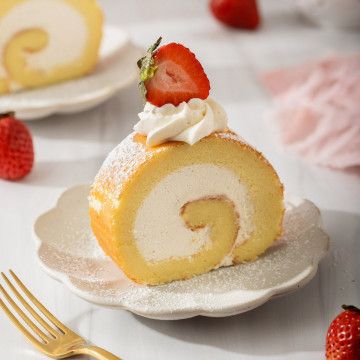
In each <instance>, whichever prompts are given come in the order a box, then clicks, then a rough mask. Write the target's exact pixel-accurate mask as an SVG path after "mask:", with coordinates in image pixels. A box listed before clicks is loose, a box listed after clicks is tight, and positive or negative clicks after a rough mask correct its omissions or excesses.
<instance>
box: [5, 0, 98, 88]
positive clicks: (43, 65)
mask: <svg viewBox="0 0 360 360" xmlns="http://www.w3.org/2000/svg"><path fill="white" fill-rule="evenodd" d="M102 25H103V14H102V11H101V9H100V7H99V6H98V4H97V2H96V0H86V1H78V0H51V1H49V0H1V2H0V34H1V35H0V94H4V93H7V92H11V91H16V90H19V89H23V88H33V87H38V86H45V85H49V84H52V83H56V82H59V81H64V80H69V79H72V78H76V77H79V76H82V75H85V74H87V73H89V72H91V71H92V70H93V69H94V67H95V65H96V63H97V60H98V52H99V46H100V41H101V36H102Z"/></svg>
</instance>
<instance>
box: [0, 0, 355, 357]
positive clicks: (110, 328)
mask: <svg viewBox="0 0 360 360" xmlns="http://www.w3.org/2000/svg"><path fill="white" fill-rule="evenodd" d="M100 2H101V3H102V5H103V6H104V10H105V12H106V15H107V21H108V22H109V23H111V24H118V25H121V26H123V27H124V28H125V29H127V30H128V31H129V33H130V34H131V37H132V39H133V41H134V42H136V43H137V44H139V45H141V46H144V47H146V46H147V45H149V44H150V43H151V42H153V41H154V39H156V38H157V36H159V35H163V37H164V40H165V41H166V42H169V41H177V42H181V43H184V44H185V45H186V46H188V47H190V48H191V49H192V50H193V51H194V52H195V53H196V54H197V56H198V58H199V59H200V60H201V62H202V64H203V65H204V68H205V69H206V71H207V73H208V76H209V78H210V81H211V85H212V94H213V96H214V97H215V98H216V99H217V100H218V101H219V102H221V103H222V104H223V105H224V107H225V109H226V110H227V112H228V115H229V119H230V126H231V127H232V128H234V129H235V130H236V131H238V132H239V133H240V134H241V135H242V136H244V137H245V138H246V139H247V140H248V141H249V142H251V143H252V144H254V145H255V146H256V147H258V148H259V149H260V150H261V151H263V152H264V153H265V155H266V156H267V157H268V158H269V160H270V161H271V162H272V163H273V164H274V166H275V168H276V169H277V170H278V172H279V175H280V177H281V178H282V180H283V182H284V184H285V187H286V190H287V192H288V193H293V194H296V195H300V196H302V197H306V198H309V199H311V200H312V201H314V202H315V203H316V204H317V205H318V206H319V207H320V208H321V210H322V213H323V217H324V223H325V227H326V229H327V231H328V232H329V234H330V236H331V253H330V254H329V256H328V257H327V258H326V259H325V260H324V261H323V262H322V263H321V266H320V268H319V272H318V274H317V276H316V277H315V278H314V279H313V280H312V281H311V283H310V284H308V285H307V286H306V287H305V288H302V289H300V290H299V291H297V292H296V293H294V294H292V295H289V296H286V297H284V298H279V299H276V300H272V301H270V302H268V303H267V304H265V305H263V306H261V307H260V308H258V309H255V310H253V311H251V312H249V313H246V314H243V315H239V316H233V317H230V318H223V319H211V318H203V317H198V318H194V319H190V320H183V321H174V322H168V321H163V322H162V321H155V320H148V319H144V318H141V317H138V316H134V315H132V314H130V313H127V312H125V311H117V310H109V309H104V308H100V307H97V306H95V305H91V304H89V303H87V302H85V301H83V300H82V299H79V298H78V297H76V296H75V295H73V294H72V293H70V291H69V290H68V289H67V288H65V287H64V286H63V285H62V284H60V283H58V282H56V281H55V280H52V279H51V278H49V277H48V276H47V275H46V274H45V273H44V272H42V270H41V269H40V268H39V266H38V265H37V263H36V260H35V257H34V242H33V240H32V238H31V226H32V223H33V221H34V219H35V218H36V216H37V215H39V214H40V213H42V212H44V211H45V210H47V209H48V208H50V207H52V206H53V205H54V203H55V201H56V199H57V197H58V196H59V194H60V193H61V192H62V191H63V190H64V189H65V188H67V187H69V186H72V185H74V184H81V183H89V182H91V181H92V179H93V177H94V175H95V174H96V171H97V170H98V168H99V166H100V164H101V162H102V161H103V159H104V157H105V156H106V154H107V152H108V151H109V150H110V149H111V148H112V147H113V146H114V145H115V144H117V143H118V142H120V141H121V140H122V139H123V138H124V136H125V135H126V134H127V133H128V132H129V131H130V130H131V128H132V126H133V125H134V123H135V122H136V121H137V115H136V114H137V112H139V111H140V110H141V107H142V103H141V99H140V97H139V95H138V92H137V88H136V85H135V84H134V85H133V86H132V87H131V88H128V89H127V90H124V91H122V92H121V93H119V94H118V95H117V96H115V97H114V98H112V99H111V100H110V101H108V102H107V103H106V104H104V105H102V106H100V107H98V108H96V109H94V110H91V111H87V112H84V113H82V114H78V115H69V116H52V117H50V118H47V119H44V120H40V121H37V122H33V123H31V124H29V126H30V128H31V131H32V133H33V135H34V140H35V147H36V165H35V168H34V170H33V172H32V174H31V175H30V176H28V177H27V178H26V179H24V180H23V181H21V182H17V183H11V182H5V181H0V269H1V270H4V271H5V270H7V269H8V268H12V269H14V270H15V271H16V272H17V273H18V274H19V275H20V276H21V278H22V279H23V280H24V282H25V284H27V285H28V286H29V287H30V288H31V289H32V290H33V292H34V293H35V294H36V295H37V296H38V297H39V298H40V299H41V300H42V301H43V302H44V303H45V304H46V305H47V306H48V307H49V308H50V309H51V310H52V311H53V312H54V313H55V314H56V315H57V316H58V317H59V318H60V319H61V320H63V321H64V322H65V323H66V324H68V325H69V326H70V327H72V328H73V329H74V330H75V331H77V332H79V333H80V334H81V335H82V336H84V337H86V338H87V339H89V340H91V341H92V342H93V343H95V344H97V345H99V346H103V347H104V348H106V349H108V350H110V351H112V352H114V353H115V354H117V355H119V356H122V357H123V358H124V359H129V360H133V359H144V360H145V359H146V360H151V359H154V360H155V359H174V360H177V359H178V360H180V359H181V360H182V359H187V358H188V359H207V360H211V359H229V360H230V359H262V358H265V357H267V358H271V359H307V360H311V359H322V358H323V357H324V343H325V333H326V328H327V326H328V324H329V323H330V321H331V319H332V318H333V317H334V316H335V315H336V314H337V313H338V312H339V310H340V309H339V307H340V305H341V304H342V303H355V304H357V305H359V304H360V290H359V289H360V287H359V286H360V284H359V282H360V266H359V254H360V221H359V220H360V215H359V214H360V205H359V204H360V186H359V183H360V177H359V174H356V171H349V172H347V173H341V172H336V171H332V170H328V169H324V168H318V167H315V166H313V165H310V164H308V163H305V162H303V161H301V160H299V159H297V158H295V157H292V156H291V155H289V154H285V153H283V152H281V151H280V150H278V149H277V147H276V145H275V142H274V141H273V139H272V137H271V135H270V132H269V129H268V127H266V126H265V122H264V113H265V112H266V110H267V109H269V108H270V107H271V101H270V98H269V97H268V96H267V95H266V92H265V91H264V90H263V89H262V87H261V86H260V84H259V82H258V80H257V75H258V74H259V72H261V71H263V70H267V69H271V68H275V67H279V66H284V65H292V64H299V63H302V62H303V61H305V60H308V59H316V58H320V57H323V56H326V55H328V54H332V53H353V52H355V51H359V49H360V41H359V39H360V36H359V33H356V32H336V31H330V30H323V29H318V28H316V27H313V26H312V25H311V24H308V23H306V22H305V21H303V20H302V19H301V18H300V17H298V16H297V14H296V12H295V10H294V8H293V5H292V4H293V1H291V0H289V1H284V0H266V1H262V2H261V9H262V11H263V17H264V21H263V26H262V28H261V30H259V31H258V32H254V33H252V32H242V31H230V30H226V29H224V28H223V27H221V26H220V25H218V24H217V23H216V22H215V21H214V20H213V19H212V17H211V16H210V15H209V13H208V11H207V5H206V1H200V0H198V1H195V0H193V1H190V0H183V1H175V0H173V1H170V0H163V1H160V0H156V1H147V0H136V1H134V0H131V1H130V0H128V1H124V0H122V1H118V0H100ZM43 358H45V357H43V356H42V355H39V353H37V352H36V351H34V350H33V348H32V347H31V346H30V345H28V344H27V342H26V341H25V340H24V338H23V337H22V336H21V335H20V334H19V333H18V332H17V330H15V328H14V327H13V326H12V325H11V324H10V322H9V321H8V319H7V318H6V317H5V315H4V314H2V313H0V359H1V360H3V359H4V360H13V359H21V360H27V359H43Z"/></svg>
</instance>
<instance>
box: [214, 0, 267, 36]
mask: <svg viewBox="0 0 360 360" xmlns="http://www.w3.org/2000/svg"><path fill="white" fill-rule="evenodd" d="M209 6H210V10H211V11H212V13H213V14H214V16H215V17H216V18H217V19H218V20H219V21H220V22H222V23H224V24H225V25H229V26H233V27H238V28H244V29H248V30H255V29H256V28H257V27H258V26H259V24H260V16H259V11H258V7H257V5H256V0H211V1H210V4H209Z"/></svg>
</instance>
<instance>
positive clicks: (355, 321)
mask: <svg viewBox="0 0 360 360" xmlns="http://www.w3.org/2000/svg"><path fill="white" fill-rule="evenodd" d="M342 307H343V309H344V310H345V311H343V312H342V313H341V314H340V315H338V316H337V317H336V318H335V319H334V320H333V322H332V323H331V324H330V326H329V329H328V332H327V335H326V359H327V360H358V359H360V310H359V309H358V308H356V307H355V306H347V305H343V306H342Z"/></svg>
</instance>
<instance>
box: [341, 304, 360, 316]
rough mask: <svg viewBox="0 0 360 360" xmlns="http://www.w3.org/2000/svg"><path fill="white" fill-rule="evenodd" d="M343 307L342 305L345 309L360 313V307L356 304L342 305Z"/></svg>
mask: <svg viewBox="0 0 360 360" xmlns="http://www.w3.org/2000/svg"><path fill="white" fill-rule="evenodd" d="M341 307H342V308H343V309H344V310H349V311H355V312H357V313H359V314H360V309H359V308H357V307H356V306H354V305H342V306H341Z"/></svg>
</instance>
